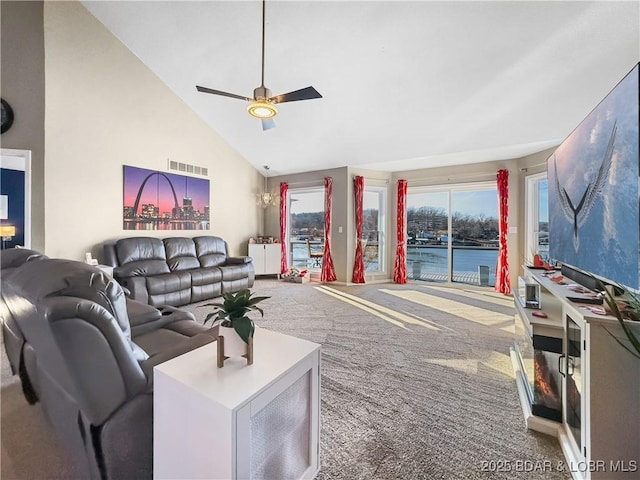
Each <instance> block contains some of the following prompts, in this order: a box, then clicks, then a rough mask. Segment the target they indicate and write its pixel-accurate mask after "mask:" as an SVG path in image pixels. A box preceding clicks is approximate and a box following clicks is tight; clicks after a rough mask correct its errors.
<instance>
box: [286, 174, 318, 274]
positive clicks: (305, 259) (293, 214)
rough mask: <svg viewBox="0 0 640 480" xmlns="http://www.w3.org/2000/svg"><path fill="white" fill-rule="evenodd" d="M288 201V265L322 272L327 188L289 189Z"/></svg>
mask: <svg viewBox="0 0 640 480" xmlns="http://www.w3.org/2000/svg"><path fill="white" fill-rule="evenodd" d="M289 202H290V203H289V221H288V222H287V224H288V225H289V235H288V238H289V245H288V250H287V251H288V252H289V265H291V266H293V267H297V268H299V269H305V268H306V269H308V270H320V269H321V268H322V255H321V253H322V250H323V247H324V189H323V188H322V187H314V188H305V189H290V190H289Z"/></svg>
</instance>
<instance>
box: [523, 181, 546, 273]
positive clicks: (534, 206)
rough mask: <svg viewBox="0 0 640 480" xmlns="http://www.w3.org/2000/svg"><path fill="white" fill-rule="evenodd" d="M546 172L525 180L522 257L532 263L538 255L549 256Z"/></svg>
mask: <svg viewBox="0 0 640 480" xmlns="http://www.w3.org/2000/svg"><path fill="white" fill-rule="evenodd" d="M547 187H548V184H547V174H546V172H543V173H538V174H535V175H528V176H527V177H526V178H525V211H526V218H525V222H526V223H525V225H526V231H525V246H524V249H525V251H524V257H525V259H526V261H527V263H529V264H532V263H533V256H534V255H535V254H536V253H538V254H540V255H541V256H542V257H543V258H545V259H546V258H547V257H548V256H549V194H548V189H547Z"/></svg>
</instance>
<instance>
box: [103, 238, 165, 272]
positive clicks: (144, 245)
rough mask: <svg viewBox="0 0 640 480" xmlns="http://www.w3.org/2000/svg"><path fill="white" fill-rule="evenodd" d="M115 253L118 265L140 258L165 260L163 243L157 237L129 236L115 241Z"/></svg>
mask: <svg viewBox="0 0 640 480" xmlns="http://www.w3.org/2000/svg"><path fill="white" fill-rule="evenodd" d="M115 249H116V255H117V256H118V262H119V263H120V265H126V264H127V263H131V262H137V261H140V260H144V261H148V260H166V259H167V257H166V254H165V249H164V243H162V240H160V239H159V238H151V237H130V238H122V239H120V240H118V241H117V242H116V246H115Z"/></svg>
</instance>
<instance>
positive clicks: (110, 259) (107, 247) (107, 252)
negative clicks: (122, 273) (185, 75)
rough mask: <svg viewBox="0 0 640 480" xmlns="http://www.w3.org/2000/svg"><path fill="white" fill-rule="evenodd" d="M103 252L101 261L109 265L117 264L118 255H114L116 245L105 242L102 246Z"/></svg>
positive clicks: (114, 265) (115, 265)
mask: <svg viewBox="0 0 640 480" xmlns="http://www.w3.org/2000/svg"><path fill="white" fill-rule="evenodd" d="M102 252H103V253H104V259H103V263H104V264H105V265H109V266H111V267H114V268H115V267H117V266H118V256H117V255H116V246H115V244H113V243H105V244H104V245H103V247H102Z"/></svg>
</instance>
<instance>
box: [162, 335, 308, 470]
mask: <svg viewBox="0 0 640 480" xmlns="http://www.w3.org/2000/svg"><path fill="white" fill-rule="evenodd" d="M253 355H254V360H253V365H247V363H246V360H245V359H244V358H241V357H238V358H230V359H228V360H226V361H225V365H224V367H223V368H217V366H216V343H212V344H209V345H205V346H203V347H200V348H198V349H196V350H193V351H191V352H189V353H186V354H184V355H181V356H180V357H177V358H174V359H172V360H169V361H167V362H165V363H162V364H160V365H158V366H156V367H155V369H154V394H153V395H154V397H153V399H154V400H153V405H154V415H153V417H154V442H153V451H154V459H153V466H154V478H157V479H161V478H163V479H164V478H166V479H169V478H171V479H176V478H180V479H189V478H207V479H214V478H218V479H225V480H229V479H253V478H278V479H282V480H286V479H312V478H314V477H315V476H316V474H317V473H318V469H319V449H320V345H318V344H316V343H313V342H309V341H306V340H301V339H299V338H295V337H291V336H289V335H284V334H281V333H276V332H272V331H269V330H265V329H263V328H256V332H255V335H254V352H253Z"/></svg>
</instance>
